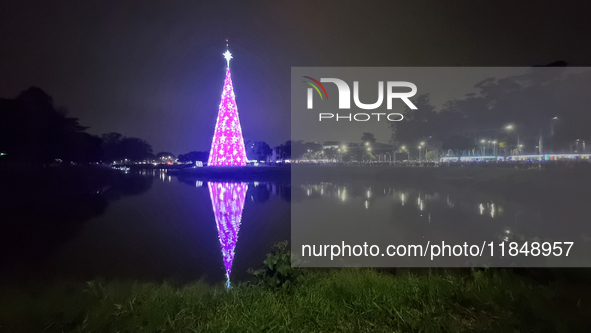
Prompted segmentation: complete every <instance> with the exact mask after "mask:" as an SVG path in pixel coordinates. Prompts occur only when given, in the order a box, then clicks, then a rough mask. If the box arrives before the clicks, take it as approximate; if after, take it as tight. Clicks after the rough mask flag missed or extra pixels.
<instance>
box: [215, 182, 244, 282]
mask: <svg viewBox="0 0 591 333" xmlns="http://www.w3.org/2000/svg"><path fill="white" fill-rule="evenodd" d="M207 185H208V187H209V195H210V197H211V205H212V207H213V214H214V216H215V222H216V225H217V229H218V237H219V240H220V245H221V247H222V256H223V259H224V268H225V269H226V286H227V287H228V288H230V274H231V272H232V262H233V260H234V250H235V248H236V242H237V241H238V231H239V230H240V223H241V220H242V210H243V208H244V197H245V196H246V191H247V190H248V185H247V183H218V182H210V183H208V184H207Z"/></svg>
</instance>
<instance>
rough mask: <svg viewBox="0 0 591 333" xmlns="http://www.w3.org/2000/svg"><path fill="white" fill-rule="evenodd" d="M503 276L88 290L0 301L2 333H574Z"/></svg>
mask: <svg viewBox="0 0 591 333" xmlns="http://www.w3.org/2000/svg"><path fill="white" fill-rule="evenodd" d="M555 295H556V294H555V292H554V290H553V289H552V288H550V287H547V286H541V285H538V284H535V283H533V282H530V281H529V280H525V279H522V278H520V277H517V276H515V275H513V274H511V273H509V272H505V271H496V270H491V271H475V272H472V274H470V275H467V276H458V275H453V274H447V273H443V274H442V273H431V274H426V275H422V276H417V275H412V274H402V275H398V276H393V275H389V274H384V273H379V272H377V271H374V270H369V269H337V270H329V271H312V270H308V271H306V273H305V274H303V275H301V276H300V278H299V281H298V283H296V284H293V285H291V286H290V288H275V289H271V288H269V287H265V286H264V285H263V284H257V285H253V284H248V283H243V284H238V285H235V286H234V287H233V288H231V289H230V290H226V289H225V288H224V287H223V286H217V287H211V286H208V285H205V284H203V283H195V284H191V285H186V286H182V287H176V286H173V285H171V284H167V283H164V284H150V283H141V284H140V283H131V282H130V283H124V282H109V283H101V282H89V283H87V284H86V285H72V284H69V285H67V284H63V285H55V286H54V287H53V288H51V289H49V290H45V291H44V292H43V293H39V294H35V293H30V292H29V293H25V292H16V291H13V292H12V293H6V292H4V293H3V297H2V299H1V300H0V325H1V327H0V331H2V332H45V331H46V332H70V331H72V332H198V331H206V332H244V331H253V332H261V331H270V332H277V331H298V332H300V331H301V332H312V331H324V332H326V331H329V332H343V331H344V332H370V331H371V332H376V331H377V332H380V331H388V332H392V331H397V332H419V331H420V332H462V331H503V332H509V331H571V332H572V331H579V330H582V329H581V327H583V326H582V325H583V324H584V323H583V319H582V318H583V317H582V316H581V314H580V313H579V311H580V310H578V309H577V306H576V304H571V305H569V306H570V308H569V307H568V306H564V304H562V303H557V302H555Z"/></svg>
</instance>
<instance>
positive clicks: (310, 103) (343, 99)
mask: <svg viewBox="0 0 591 333" xmlns="http://www.w3.org/2000/svg"><path fill="white" fill-rule="evenodd" d="M303 77H304V78H306V79H309V80H310V81H313V82H310V81H303V82H304V83H306V84H308V85H310V86H311V87H312V88H308V90H307V108H308V109H309V110H310V109H313V108H314V90H316V92H317V93H318V96H320V100H324V99H325V97H326V100H327V101H328V94H327V93H326V89H325V88H324V86H323V85H322V83H321V82H328V83H334V84H335V85H336V86H337V89H338V92H339V93H338V94H339V99H338V100H339V103H338V108H339V109H340V110H346V109H351V88H350V87H349V85H348V84H347V83H346V82H345V81H343V80H341V79H337V78H320V81H318V80H316V79H314V78H312V77H309V76H303ZM399 87H405V88H410V91H409V92H399V91H395V88H399ZM321 90H322V91H321ZM385 90H386V108H387V109H388V110H392V104H393V103H392V100H393V99H400V100H402V101H403V102H404V103H405V104H406V105H407V106H408V107H409V108H410V109H412V110H416V109H417V107H416V106H415V105H414V104H413V103H412V102H411V101H410V99H409V98H410V97H413V96H414V95H415V94H416V93H417V86H416V85H415V84H414V83H411V82H405V81H387V82H386V89H385ZM322 93H324V95H323V94H322ZM353 102H354V103H355V105H356V106H357V107H358V108H360V109H363V110H375V109H377V108H379V107H380V106H382V103H383V102H384V81H378V100H377V101H376V102H375V103H371V104H366V103H362V102H361V101H360V100H359V81H353ZM374 116H375V118H377V120H378V121H380V120H381V119H382V117H383V118H385V119H387V120H388V121H401V120H402V119H404V116H403V115H402V114H401V113H388V114H387V113H354V114H353V113H349V114H348V115H339V114H338V113H320V114H319V116H318V120H319V121H322V119H335V120H336V121H339V119H341V120H349V121H368V120H370V119H372V118H374Z"/></svg>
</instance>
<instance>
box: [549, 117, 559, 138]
mask: <svg viewBox="0 0 591 333" xmlns="http://www.w3.org/2000/svg"><path fill="white" fill-rule="evenodd" d="M552 120H558V117H554V118H552ZM550 135H551V136H554V121H551V122H550Z"/></svg>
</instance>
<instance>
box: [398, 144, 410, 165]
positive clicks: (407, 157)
mask: <svg viewBox="0 0 591 333" xmlns="http://www.w3.org/2000/svg"><path fill="white" fill-rule="evenodd" d="M400 149H402V150H403V151H404V150H406V160H407V161H409V162H410V151H408V149H406V146H402V147H400Z"/></svg>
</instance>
